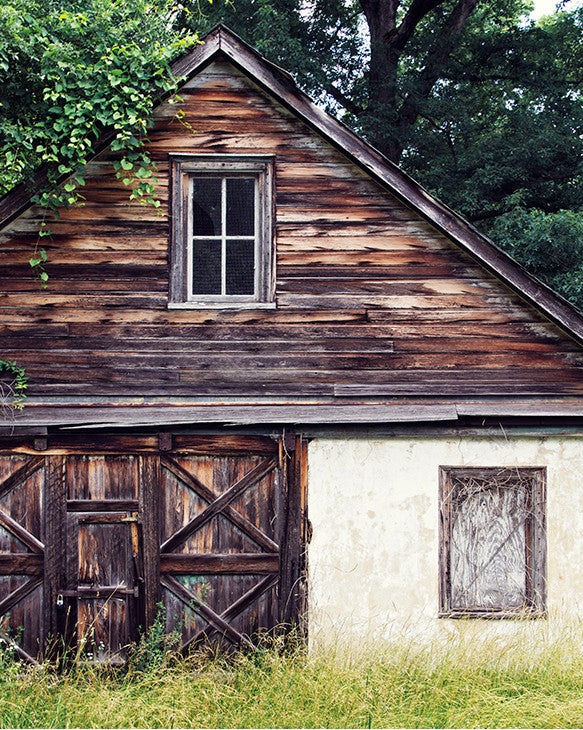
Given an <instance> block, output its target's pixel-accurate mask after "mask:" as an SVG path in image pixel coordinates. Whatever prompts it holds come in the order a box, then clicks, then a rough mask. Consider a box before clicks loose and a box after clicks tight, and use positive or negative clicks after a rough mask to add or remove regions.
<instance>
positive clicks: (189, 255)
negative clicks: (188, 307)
mask: <svg viewBox="0 0 583 730" xmlns="http://www.w3.org/2000/svg"><path fill="white" fill-rule="evenodd" d="M193 194H194V183H193V179H192V177H189V178H188V213H187V219H186V226H187V238H186V242H187V252H186V277H187V278H186V286H187V296H188V297H191V296H192V294H193V288H194V281H193V279H194V234H193V225H192V207H193V206H192V197H193Z"/></svg>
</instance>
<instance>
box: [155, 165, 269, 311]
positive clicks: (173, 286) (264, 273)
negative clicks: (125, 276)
mask: <svg viewBox="0 0 583 730" xmlns="http://www.w3.org/2000/svg"><path fill="white" fill-rule="evenodd" d="M169 157H170V180H171V195H170V199H169V206H170V211H169V214H170V220H171V222H172V223H171V229H170V234H171V235H170V282H169V292H168V307H169V308H170V309H199V308H200V309H224V308H227V309H257V308H262V309H271V308H275V252H274V240H273V229H274V225H273V221H274V200H275V196H274V190H273V185H274V172H273V168H274V158H273V156H271V155H170V156H169ZM207 175H208V176H209V177H210V176H213V175H215V176H217V177H221V178H224V177H229V176H230V175H232V176H233V177H237V176H243V175H244V176H249V177H253V178H255V180H256V181H257V182H256V185H257V187H256V202H255V226H256V239H255V291H254V294H250V295H241V294H191V293H190V291H189V290H190V283H189V282H190V279H191V271H192V270H191V266H192V262H191V254H190V251H191V240H192V194H191V180H192V178H193V177H196V176H207Z"/></svg>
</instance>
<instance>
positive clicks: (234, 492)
mask: <svg viewBox="0 0 583 730" xmlns="http://www.w3.org/2000/svg"><path fill="white" fill-rule="evenodd" d="M276 466H277V462H276V461H275V460H274V459H265V460H264V461H262V462H261V463H260V464H258V465H257V466H256V467H255V468H254V469H252V470H251V471H250V472H248V473H247V474H246V475H245V476H244V477H243V478H242V479H239V480H238V481H237V482H235V484H233V485H232V486H231V487H230V488H229V489H227V490H226V491H225V492H223V494H222V495H221V496H220V497H219V498H218V499H216V500H215V501H214V502H213V503H212V504H210V505H209V506H208V507H206V508H205V509H204V510H203V511H202V512H201V513H200V514H198V515H197V516H196V517H195V518H194V519H192V520H191V521H190V522H189V523H188V524H186V525H185V526H184V527H183V528H181V529H180V530H178V532H176V533H174V535H172V536H171V537H170V538H168V540H166V541H165V542H163V543H162V545H161V546H160V551H161V552H163V553H169V552H172V551H173V550H174V548H175V547H177V546H178V545H180V544H181V543H183V542H184V541H185V540H187V539H188V538H189V537H190V535H192V534H193V533H194V532H196V531H197V530H198V529H200V528H201V527H202V526H203V525H204V524H206V523H207V522H208V521H209V520H211V519H212V518H213V517H214V516H215V515H216V514H218V513H219V512H221V510H222V509H223V507H225V506H226V505H228V504H229V503H230V502H232V501H233V500H234V499H236V497H238V496H239V495H240V494H242V493H243V492H244V491H245V490H246V489H248V488H249V487H251V486H253V484H255V483H256V482H258V481H260V480H261V479H263V478H264V477H265V476H267V474H269V473H270V472H272V471H273V470H274V469H275V468H276Z"/></svg>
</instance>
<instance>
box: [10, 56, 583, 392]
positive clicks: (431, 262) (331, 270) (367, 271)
mask: <svg viewBox="0 0 583 730" xmlns="http://www.w3.org/2000/svg"><path fill="white" fill-rule="evenodd" d="M180 95H181V97H182V99H183V101H182V102H181V103H180V108H181V109H182V110H183V111H184V117H183V118H182V119H181V120H178V119H177V118H176V116H175V112H176V106H172V105H169V104H164V105H162V106H161V107H160V108H159V111H158V113H157V122H156V126H155V129H154V130H153V131H152V133H151V135H150V144H149V150H150V153H151V155H152V157H153V159H154V160H155V161H156V164H157V166H158V170H159V172H158V183H157V193H158V195H159V198H160V200H161V202H162V211H163V212H162V214H158V213H157V212H156V211H155V210H154V209H152V208H149V207H143V206H140V205H137V204H135V203H133V204H130V203H129V202H128V189H127V187H126V186H125V185H124V184H123V182H121V181H119V180H117V179H116V177H115V174H114V171H113V168H112V164H111V163H112V161H113V155H111V154H108V153H102V154H101V155H100V156H99V157H98V159H97V160H96V161H95V162H93V163H91V165H90V166H89V169H88V174H87V185H86V187H85V189H84V191H83V194H84V195H85V197H86V204H85V206H84V207H82V208H75V209H72V210H68V211H64V212H63V213H62V216H61V218H60V220H58V221H53V222H51V223H50V228H51V231H52V239H50V240H43V242H42V245H43V246H44V247H45V248H46V249H47V251H48V254H49V261H50V263H49V264H48V266H47V271H48V272H49V274H50V276H51V279H50V284H49V288H48V289H46V290H44V291H43V290H40V288H39V285H38V282H37V280H36V279H35V277H34V275H33V274H32V273H31V271H30V267H29V266H28V263H27V259H28V257H29V256H30V254H31V252H32V250H33V249H34V246H35V244H36V242H37V231H38V227H39V223H40V220H41V218H42V215H43V213H42V211H41V210H39V209H38V208H32V209H31V210H30V211H29V212H27V213H26V214H24V215H22V216H21V217H20V218H18V219H16V220H15V221H14V222H13V223H11V224H10V225H9V227H8V228H7V229H5V230H4V232H3V233H2V234H1V235H0V279H1V280H2V294H1V295H0V318H1V323H2V324H1V325H0V335H1V337H2V355H3V357H6V358H13V359H16V360H18V362H19V363H21V364H22V365H24V366H25V367H26V368H27V372H28V374H29V376H30V379H31V387H30V393H31V394H33V395H34V394H43V395H92V396H93V395H95V396H103V395H111V396H114V395H120V396H121V395H130V394H132V395H145V396H147V395H166V396H172V395H183V396H194V395H213V394H216V395H219V394H221V395H234V396H254V395H269V394H273V395H302V394H305V395H322V396H325V395H332V394H333V392H334V386H335V385H337V386H343V385H347V384H359V383H366V384H367V385H369V386H371V385H373V386H374V385H375V384H385V385H388V384H390V385H391V388H389V390H388V391H387V389H386V388H385V389H384V390H383V394H384V395H385V396H386V395H390V394H391V392H394V393H396V394H407V393H412V394H443V393H444V392H450V393H451V391H452V389H453V391H454V392H455V393H456V394H457V393H462V394H463V393H468V394H471V393H477V392H478V393H493V394H496V393H509V392H510V393H513V392H517V393H519V392H522V393H528V392H537V393H541V392H543V393H553V392H554V393H575V392H581V391H583V377H582V374H583V372H582V370H581V367H582V365H583V355H582V353H581V351H580V347H579V346H578V345H576V344H575V343H574V342H572V341H571V340H570V339H568V338H567V337H565V336H563V335H562V334H561V333H560V331H559V330H558V328H556V327H554V326H553V325H550V324H547V323H545V321H544V320H543V318H542V316H539V314H538V313H537V312H535V311H534V310H533V309H532V307H530V306H528V305H526V304H524V303H523V302H522V301H521V300H520V299H519V297H518V296H516V295H515V294H513V293H512V292H510V290H509V289H508V288H506V287H505V286H503V285H502V284H500V283H499V282H498V281H497V280H496V279H495V277H494V276H492V275H491V274H489V273H488V272H487V271H486V270H485V269H484V268H482V267H480V266H478V265H477V264H476V262H474V261H473V260H472V259H471V258H470V257H469V256H468V255H467V254H463V253H462V252H461V251H460V250H459V249H458V248H457V247H456V246H454V245H453V244H452V243H451V242H449V241H448V240H447V239H446V238H445V237H444V236H443V235H441V234H440V233H439V232H438V231H436V229H434V228H433V227H432V226H431V225H430V224H429V223H427V222H425V221H424V220H422V219H421V218H420V217H419V216H418V215H417V214H416V213H414V212H412V211H411V210H410V209H408V208H407V207H406V206H405V205H404V204H402V203H401V202H399V201H398V200H397V199H396V198H395V197H393V196H392V195H391V194H389V193H387V192H386V191H385V190H384V189H382V188H381V187H380V185H378V184H377V183H375V182H374V181H372V180H371V179H370V178H369V177H368V176H367V175H366V174H365V173H364V172H363V171H361V170H360V169H359V168H358V167H357V166H356V165H354V164H352V163H351V162H349V161H348V160H347V159H346V158H345V157H344V156H343V155H342V154H341V153H340V152H339V151H337V150H335V149H333V148H332V147H331V146H330V145H329V144H328V143H327V142H325V141H324V140H322V139H321V138H320V137H318V136H317V135H316V134H315V133H314V132H312V131H311V130H310V129H308V128H307V127H306V125H305V124H303V123H302V122H300V121H298V120H297V119H296V118H295V117H293V116H292V114H291V113H289V112H288V111H286V110H285V109H283V108H282V107H281V106H279V105H278V104H276V103H275V102H273V101H272V100H271V99H270V98H269V97H268V95H267V94H266V93H264V92H263V91H261V90H260V89H259V88H258V87H256V86H255V85H254V84H253V83H252V82H251V81H250V80H249V79H247V77H245V76H243V74H242V73H240V72H238V71H236V70H235V69H234V67H233V66H231V65H229V64H227V63H220V62H214V63H212V64H211V65H210V66H209V67H208V68H206V69H205V70H204V71H203V72H201V73H200V74H199V75H197V76H196V77H195V78H194V79H193V80H191V81H190V82H189V83H187V84H186V86H185V87H184V88H183V89H182V90H181V92H180ZM169 152H181V153H196V152H199V153H200V152H204V153H213V152H216V153H221V154H225V153H236V154H245V153H247V154H273V155H275V173H276V211H277V219H276V237H277V240H276V243H277V249H276V280H277V285H276V295H277V308H276V309H275V310H265V311H261V310H253V309H249V310H242V311H228V310H203V309H193V310H179V311H177V310H168V309H167V300H168V273H169V272H168V232H169V226H168V214H167V203H168V156H167V155H168V153H169Z"/></svg>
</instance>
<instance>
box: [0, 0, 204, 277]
mask: <svg viewBox="0 0 583 730" xmlns="http://www.w3.org/2000/svg"><path fill="white" fill-rule="evenodd" d="M175 18H176V8H175V3H174V2H173V0H131V2H130V0H3V2H0V169H1V170H2V173H0V194H2V192H5V191H6V190H8V189H10V188H11V187H12V186H13V185H14V184H15V183H17V182H19V181H21V180H24V179H26V178H27V177H28V176H30V175H31V174H32V172H33V171H34V170H35V169H37V168H38V167H39V166H42V167H43V169H44V170H45V171H46V176H47V185H46V186H45V187H44V189H43V190H42V191H41V192H39V193H37V194H36V195H35V196H34V198H33V202H35V203H38V204H39V205H40V206H42V207H44V208H45V210H46V212H47V216H46V217H47V218H49V219H50V218H51V217H52V218H58V216H59V209H61V208H68V207H70V206H72V205H83V201H84V197H83V193H82V189H83V186H84V185H85V180H84V177H83V175H84V169H85V166H86V164H87V162H88V161H89V159H90V158H91V156H92V154H93V153H94V147H95V143H96V141H97V140H98V139H100V138H101V137H102V136H103V135H104V134H105V135H106V136H107V138H109V139H111V143H110V147H111V149H112V151H114V152H117V153H119V158H118V160H117V161H116V162H114V167H115V170H116V174H117V176H118V178H120V179H122V180H123V182H124V184H126V185H128V186H129V188H130V195H129V198H130V199H131V200H139V201H141V202H143V203H144V204H148V205H153V206H154V207H159V206H160V201H159V200H157V199H156V195H155V183H156V178H155V172H156V168H155V165H154V164H153V163H152V160H151V159H150V156H149V154H148V150H147V147H146V146H145V144H144V143H145V141H146V139H147V133H148V130H149V128H150V127H151V124H152V114H153V109H154V105H155V103H156V101H157V99H158V98H160V97H161V96H163V95H165V94H168V93H171V92H172V91H174V90H175V89H176V85H177V80H176V79H174V78H173V77H172V73H171V68H170V64H171V61H172V60H173V59H174V58H175V57H176V56H178V55H179V54H181V53H183V52H184V51H185V49H187V48H188V47H190V46H191V45H192V44H193V43H195V42H197V39H196V36H195V35H193V34H192V33H189V32H187V31H185V30H176V28H175V27H174V20H175ZM50 235H51V234H50V227H49V225H48V224H47V222H46V221H43V223H42V224H41V229H40V232H39V241H38V242H37V247H36V249H35V252H34V254H33V255H32V256H31V258H30V261H29V263H30V266H31V267H32V268H33V269H34V270H35V271H36V272H37V273H38V275H39V279H40V282H41V285H42V286H46V284H47V281H48V278H49V276H48V273H47V271H46V270H45V266H44V265H45V263H46V261H47V252H46V249H45V248H44V247H43V246H42V245H41V243H42V239H43V237H47V236H50Z"/></svg>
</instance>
